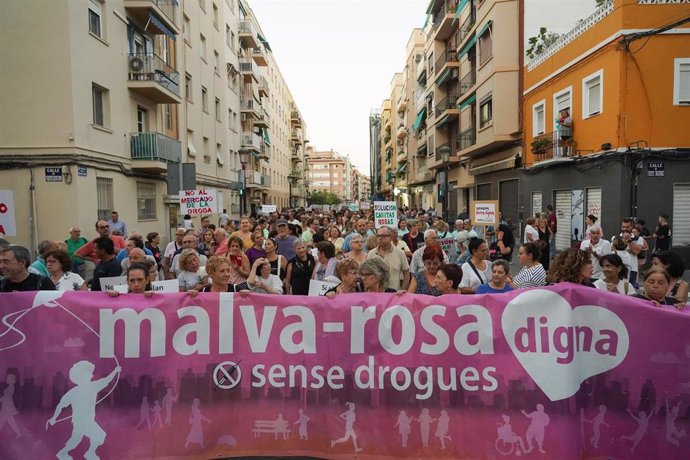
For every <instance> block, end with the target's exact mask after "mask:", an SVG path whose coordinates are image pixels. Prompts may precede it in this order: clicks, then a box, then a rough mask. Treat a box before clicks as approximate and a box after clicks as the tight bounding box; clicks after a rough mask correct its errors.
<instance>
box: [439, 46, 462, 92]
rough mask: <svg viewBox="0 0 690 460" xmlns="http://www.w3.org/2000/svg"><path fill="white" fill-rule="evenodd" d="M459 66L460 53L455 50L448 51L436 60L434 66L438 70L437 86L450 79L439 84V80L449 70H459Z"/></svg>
mask: <svg viewBox="0 0 690 460" xmlns="http://www.w3.org/2000/svg"><path fill="white" fill-rule="evenodd" d="M453 48H454V47H453ZM459 66H460V63H459V62H458V52H457V51H456V50H455V49H447V50H446V51H444V52H443V53H441V56H440V57H439V58H438V59H437V60H436V65H435V66H434V67H435V68H436V84H437V85H441V84H443V83H444V82H445V80H447V78H448V77H446V78H445V79H444V81H441V82H439V80H440V79H441V78H440V77H441V76H442V75H443V74H444V73H445V72H447V71H448V70H449V69H451V68H456V69H457V68H458V67H459ZM444 71H445V72H444ZM449 75H450V73H449Z"/></svg>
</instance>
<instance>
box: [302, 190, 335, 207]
mask: <svg viewBox="0 0 690 460" xmlns="http://www.w3.org/2000/svg"><path fill="white" fill-rule="evenodd" d="M341 201H342V200H341V199H340V197H339V196H338V195H337V194H335V193H333V192H327V191H325V190H316V191H313V192H311V193H310V194H309V199H308V200H307V202H308V203H309V205H312V204H340V202H341Z"/></svg>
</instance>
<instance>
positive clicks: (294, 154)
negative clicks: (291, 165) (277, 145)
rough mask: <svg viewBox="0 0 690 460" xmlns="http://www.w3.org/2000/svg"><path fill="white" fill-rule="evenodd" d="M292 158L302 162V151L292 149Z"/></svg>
mask: <svg viewBox="0 0 690 460" xmlns="http://www.w3.org/2000/svg"><path fill="white" fill-rule="evenodd" d="M290 159H291V160H292V161H296V162H298V163H301V162H302V156H301V155H300V151H299V150H298V149H292V152H291V153H290Z"/></svg>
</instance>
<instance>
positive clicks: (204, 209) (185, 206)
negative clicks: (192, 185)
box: [180, 189, 218, 216]
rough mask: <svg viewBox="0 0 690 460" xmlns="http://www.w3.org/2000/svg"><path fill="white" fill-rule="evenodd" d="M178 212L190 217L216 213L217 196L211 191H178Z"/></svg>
mask: <svg viewBox="0 0 690 460" xmlns="http://www.w3.org/2000/svg"><path fill="white" fill-rule="evenodd" d="M180 212H181V213H182V214H183V215H184V214H189V215H190V216H204V215H209V214H217V213H218V194H217V193H216V191H215V190H213V189H206V190H180Z"/></svg>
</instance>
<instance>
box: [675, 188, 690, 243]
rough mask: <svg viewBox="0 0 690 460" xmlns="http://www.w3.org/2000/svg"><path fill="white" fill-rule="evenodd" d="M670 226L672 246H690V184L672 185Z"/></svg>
mask: <svg viewBox="0 0 690 460" xmlns="http://www.w3.org/2000/svg"><path fill="white" fill-rule="evenodd" d="M671 225H672V230H671V238H672V239H671V242H672V244H673V246H686V245H690V184H674V185H673V215H672V216H671Z"/></svg>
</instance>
